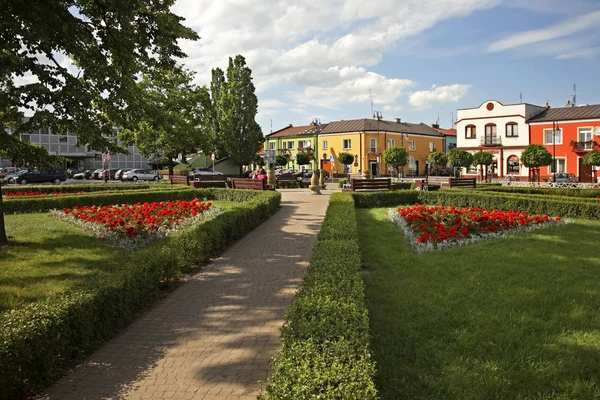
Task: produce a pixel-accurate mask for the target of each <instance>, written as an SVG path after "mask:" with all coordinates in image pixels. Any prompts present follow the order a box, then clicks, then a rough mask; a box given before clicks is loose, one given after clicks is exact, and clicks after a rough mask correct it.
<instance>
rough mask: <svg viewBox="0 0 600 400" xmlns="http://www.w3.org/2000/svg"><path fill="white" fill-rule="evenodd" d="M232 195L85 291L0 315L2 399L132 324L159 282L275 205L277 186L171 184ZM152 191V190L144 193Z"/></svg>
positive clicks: (31, 388)
mask: <svg viewBox="0 0 600 400" xmlns="http://www.w3.org/2000/svg"><path fill="white" fill-rule="evenodd" d="M188 192H193V193H189V194H190V195H192V194H193V195H194V196H196V197H205V198H207V199H219V200H229V201H235V202H237V203H243V204H240V205H239V206H238V207H235V208H232V209H230V210H226V211H224V212H223V213H221V214H217V215H215V216H213V217H210V218H208V219H207V220H205V221H202V222H200V223H198V224H196V225H193V226H191V227H189V228H188V229H185V230H184V231H181V232H179V233H177V234H176V235H174V236H171V237H167V238H165V239H164V240H162V241H160V242H157V243H155V244H153V245H151V246H149V247H147V248H146V249H144V250H140V251H139V252H137V255H136V257H135V260H133V261H131V263H132V265H127V266H124V268H123V271H124V272H123V273H122V274H121V275H119V276H118V277H112V278H111V279H107V280H104V281H102V282H99V284H98V285H97V286H96V287H95V288H93V289H89V290H86V291H74V292H71V293H68V294H65V295H60V296H56V297H52V298H49V299H47V300H45V301H41V302H37V303H32V304H30V305H27V306H25V307H23V308H20V309H13V310H10V311H7V312H5V313H3V314H2V315H1V316H0V360H1V362H0V398H2V399H14V398H21V397H23V395H24V393H28V392H35V391H38V390H40V389H41V388H43V387H44V386H45V385H47V384H48V383H51V382H52V381H53V380H55V379H56V378H57V377H59V376H60V375H61V374H62V373H64V371H65V370H66V369H67V368H68V367H69V366H70V364H71V362H72V361H73V360H75V359H77V358H79V357H81V356H83V355H85V354H88V353H89V352H91V351H92V350H94V349H95V348H97V347H98V346H99V345H101V344H102V343H104V342H105V341H107V340H108V339H110V338H111V337H112V336H114V334H115V333H117V332H119V330H121V329H122V328H123V327H125V326H126V325H127V324H128V323H130V322H131V321H132V320H133V319H134V317H135V316H136V313H137V312H139V310H140V308H142V307H143V306H144V305H146V304H148V303H149V302H150V301H152V300H153V299H154V298H155V295H156V294H157V293H158V291H159V288H160V285H161V283H163V282H165V281H168V280H170V279H172V278H174V277H176V276H177V275H178V274H179V273H180V272H181V270H182V269H184V268H186V267H190V266H193V265H198V264H200V263H203V262H206V261H207V260H208V259H209V258H210V257H213V256H215V255H216V254H218V252H219V251H221V250H222V249H223V248H224V247H225V246H227V245H228V244H230V243H232V242H233V241H235V240H236V239H238V238H240V237H241V236H243V235H245V234H246V233H248V232H250V231H251V230H253V229H254V228H256V227H257V226H258V225H259V224H260V223H262V222H263V221H264V220H265V219H267V218H268V217H269V216H270V215H272V214H273V213H274V212H275V211H276V210H277V209H278V206H279V202H280V200H281V195H280V194H279V193H277V192H272V191H269V192H258V191H238V190H231V189H206V190H191V191H190V190H186V191H182V192H178V191H169V192H168V194H169V195H170V196H171V197H170V199H172V200H173V199H178V198H179V197H180V194H185V195H186V196H187V195H188ZM146 196H149V195H146Z"/></svg>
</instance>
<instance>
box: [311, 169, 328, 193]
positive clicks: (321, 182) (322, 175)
mask: <svg viewBox="0 0 600 400" xmlns="http://www.w3.org/2000/svg"><path fill="white" fill-rule="evenodd" d="M313 175H314V174H313ZM319 186H321V189H323V190H325V188H326V185H325V170H324V169H322V170H321V173H320V174H319Z"/></svg>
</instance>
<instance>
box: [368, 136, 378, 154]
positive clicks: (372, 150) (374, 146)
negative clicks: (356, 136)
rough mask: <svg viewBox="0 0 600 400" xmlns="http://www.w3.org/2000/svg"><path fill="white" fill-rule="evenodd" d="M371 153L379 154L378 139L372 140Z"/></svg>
mask: <svg viewBox="0 0 600 400" xmlns="http://www.w3.org/2000/svg"><path fill="white" fill-rule="evenodd" d="M369 142H370V147H371V148H370V150H369V151H370V152H371V153H377V139H370V140H369Z"/></svg>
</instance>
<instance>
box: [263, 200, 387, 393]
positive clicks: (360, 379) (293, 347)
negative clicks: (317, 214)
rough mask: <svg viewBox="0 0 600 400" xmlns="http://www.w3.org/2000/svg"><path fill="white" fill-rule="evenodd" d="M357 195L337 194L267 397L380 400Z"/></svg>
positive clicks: (289, 322)
mask: <svg viewBox="0 0 600 400" xmlns="http://www.w3.org/2000/svg"><path fill="white" fill-rule="evenodd" d="M360 269H361V259H360V251H359V244H358V226H357V223H356V213H355V209H354V201H353V199H352V197H351V196H350V195H349V194H345V193H336V194H334V195H332V196H331V200H330V203H329V207H328V209H327V213H326V215H325V220H324V222H323V227H322V229H321V232H320V233H319V235H318V238H317V242H316V244H315V246H314V248H313V252H312V256H311V260H310V265H309V267H308V270H307V272H306V275H305V276H304V279H303V281H302V286H301V288H300V291H299V292H298V294H297V295H296V298H295V300H294V302H293V303H292V305H291V306H290V309H289V310H288V313H287V315H286V322H285V324H284V327H283V328H282V330H281V332H282V333H281V335H282V339H283V345H282V348H281V350H280V351H279V355H278V357H277V359H276V360H275V361H274V362H273V368H274V371H273V373H272V375H271V376H270V377H269V384H268V386H267V388H266V393H265V394H264V395H263V396H262V399H265V400H266V399H309V398H320V399H361V400H362V399H375V398H377V389H376V388H375V385H374V383H373V377H374V375H375V365H374V362H373V360H372V358H371V355H370V351H369V342H370V338H369V319H368V313H367V308H366V305H365V296H364V283H363V280H362V278H361V276H360Z"/></svg>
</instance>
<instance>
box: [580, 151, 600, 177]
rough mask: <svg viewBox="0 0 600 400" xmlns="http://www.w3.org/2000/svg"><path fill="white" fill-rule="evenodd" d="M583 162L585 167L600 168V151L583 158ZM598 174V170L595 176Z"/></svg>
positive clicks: (592, 152) (591, 152)
mask: <svg viewBox="0 0 600 400" xmlns="http://www.w3.org/2000/svg"><path fill="white" fill-rule="evenodd" d="M582 162H583V163H584V164H585V165H591V166H593V167H597V166H600V151H598V150H593V151H590V152H589V153H587V154H586V155H585V156H583V160H582ZM595 174H596V170H594V175H595Z"/></svg>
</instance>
